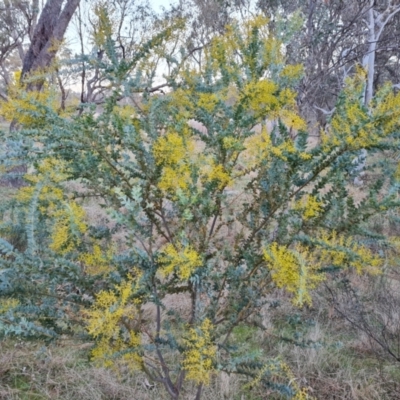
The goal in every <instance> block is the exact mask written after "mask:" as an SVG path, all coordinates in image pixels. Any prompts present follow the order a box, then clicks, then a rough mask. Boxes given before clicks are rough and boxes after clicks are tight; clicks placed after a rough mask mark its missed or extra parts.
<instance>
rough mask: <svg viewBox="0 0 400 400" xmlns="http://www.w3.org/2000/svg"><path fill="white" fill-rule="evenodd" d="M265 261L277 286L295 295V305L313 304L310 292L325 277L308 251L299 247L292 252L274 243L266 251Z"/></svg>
mask: <svg viewBox="0 0 400 400" xmlns="http://www.w3.org/2000/svg"><path fill="white" fill-rule="evenodd" d="M264 259H265V261H266V262H267V263H268V266H269V268H270V270H271V273H272V279H273V280H274V282H275V284H276V285H277V286H278V287H279V288H285V289H286V290H287V291H288V292H289V293H292V294H294V295H295V296H294V298H293V303H294V304H296V305H298V306H302V305H303V304H304V303H307V304H311V296H310V290H312V289H314V288H315V287H316V286H317V284H318V283H320V282H321V281H322V280H323V279H324V275H323V274H320V273H319V272H318V269H319V265H318V264H316V263H314V262H313V261H314V260H313V259H312V255H311V254H310V253H309V252H308V251H307V249H305V248H303V247H301V246H297V247H296V248H295V249H293V250H292V249H289V248H288V247H287V246H280V245H278V244H277V243H275V242H274V243H272V244H271V245H270V246H268V247H267V248H266V249H264Z"/></svg>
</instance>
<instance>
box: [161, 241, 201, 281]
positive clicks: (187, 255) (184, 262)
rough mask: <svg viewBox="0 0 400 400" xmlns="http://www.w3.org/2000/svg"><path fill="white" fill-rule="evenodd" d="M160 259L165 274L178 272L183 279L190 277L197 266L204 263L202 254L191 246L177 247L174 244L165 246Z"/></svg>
mask: <svg viewBox="0 0 400 400" xmlns="http://www.w3.org/2000/svg"><path fill="white" fill-rule="evenodd" d="M158 261H159V262H160V263H161V264H162V269H161V273H162V274H163V275H169V274H172V273H173V272H176V273H177V275H178V276H179V278H180V279H181V280H183V281H185V280H187V279H189V278H190V275H192V273H193V272H194V271H195V270H196V268H199V267H201V265H202V263H203V262H202V259H201V256H200V255H199V254H198V253H197V251H196V250H194V249H193V248H192V247H191V246H186V247H183V248H182V247H178V248H176V247H175V246H174V245H172V244H167V245H166V246H165V247H164V249H163V250H162V255H160V256H159V257H158Z"/></svg>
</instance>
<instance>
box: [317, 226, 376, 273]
mask: <svg viewBox="0 0 400 400" xmlns="http://www.w3.org/2000/svg"><path fill="white" fill-rule="evenodd" d="M319 239H320V240H319V241H320V243H321V244H320V245H319V246H318V247H317V249H316V252H317V255H318V259H319V263H320V265H321V266H323V265H334V266H337V267H340V268H344V267H349V268H354V269H355V270H356V271H357V273H359V274H360V273H362V272H363V271H365V272H368V273H370V274H373V275H377V274H380V273H381V267H382V264H383V260H382V258H381V257H379V256H378V255H375V254H373V253H372V251H371V250H370V249H368V248H367V247H363V246H360V245H359V244H357V243H356V242H355V241H354V239H352V238H351V237H348V238H346V237H345V236H343V235H337V233H336V232H332V233H327V232H322V233H321V234H320V237H319Z"/></svg>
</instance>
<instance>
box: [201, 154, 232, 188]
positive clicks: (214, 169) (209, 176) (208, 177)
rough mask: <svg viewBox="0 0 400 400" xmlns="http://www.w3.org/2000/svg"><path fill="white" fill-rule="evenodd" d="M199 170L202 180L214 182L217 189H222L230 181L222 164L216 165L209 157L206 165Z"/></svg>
mask: <svg viewBox="0 0 400 400" xmlns="http://www.w3.org/2000/svg"><path fill="white" fill-rule="evenodd" d="M201 172H202V178H203V180H204V181H208V182H215V183H216V184H217V185H218V188H219V189H223V188H224V187H226V186H228V185H230V184H231V183H232V179H231V177H230V176H229V174H228V172H227V171H226V169H225V168H224V166H223V165H221V164H218V165H216V164H215V163H214V161H213V160H211V159H209V162H208V165H207V166H206V167H205V168H203V169H202V171H201Z"/></svg>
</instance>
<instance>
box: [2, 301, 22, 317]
mask: <svg viewBox="0 0 400 400" xmlns="http://www.w3.org/2000/svg"><path fill="white" fill-rule="evenodd" d="M18 305H19V301H18V300H17V299H12V298H2V299H0V314H5V313H6V312H7V311H9V310H12V309H13V308H15V307H17V306H18Z"/></svg>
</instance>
